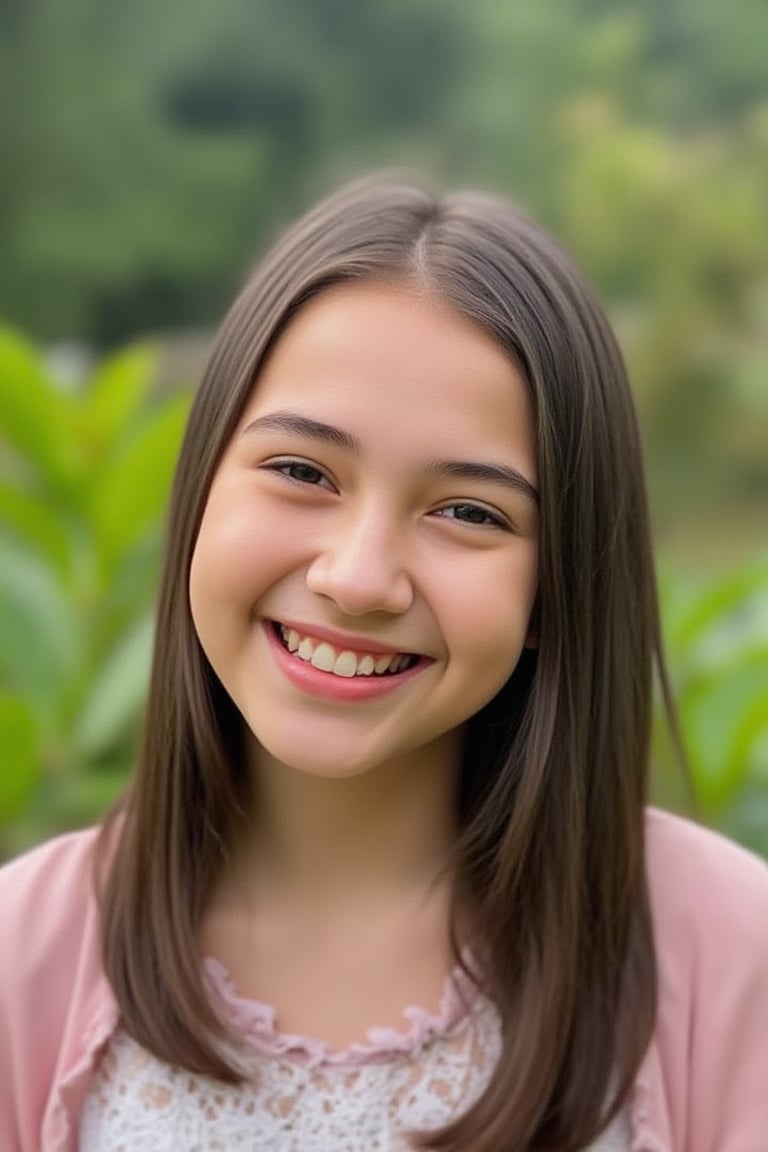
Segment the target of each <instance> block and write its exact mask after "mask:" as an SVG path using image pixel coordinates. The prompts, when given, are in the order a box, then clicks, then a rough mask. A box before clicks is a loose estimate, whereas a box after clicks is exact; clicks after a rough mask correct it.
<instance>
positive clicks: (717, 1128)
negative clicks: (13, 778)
mask: <svg viewBox="0 0 768 1152" xmlns="http://www.w3.org/2000/svg"><path fill="white" fill-rule="evenodd" d="M93 841H94V832H93V830H91V831H88V832H81V833H74V834H72V835H69V836H63V837H60V838H58V839H56V840H53V841H51V842H50V843H48V844H45V845H43V847H41V848H38V849H36V850H34V851H33V852H30V853H28V854H27V855H26V856H23V857H21V858H20V859H19V860H16V861H14V862H13V863H11V864H9V865H6V867H4V868H3V869H1V870H0V918H1V920H0V922H1V923H2V941H1V942H0V1150H1V1152H75V1150H76V1148H77V1130H78V1117H79V1115H80V1109H81V1107H82V1102H83V1099H84V1096H85V1093H86V1091H87V1088H88V1084H89V1080H90V1076H91V1073H92V1071H93V1068H94V1062H95V1058H96V1055H97V1053H98V1050H99V1047H100V1045H101V1044H103V1042H104V1041H105V1040H106V1039H107V1038H108V1037H109V1036H110V1034H111V1033H112V1031H113V1030H114V1028H115V1026H116V1024H117V1009H116V1006H115V1002H114V999H113V997H112V994H111V992H110V988H109V985H108V984H107V981H106V979H105V977H104V974H103V972H102V969H101V965H100V961H99V943H98V917H97V912H96V907H95V904H94V900H93V896H92V894H91V879H90V866H91V849H92V846H93ZM647 854H648V874H649V880H650V887H651V898H652V904H653V913H654V922H655V929H656V945H657V953H658V964H659V977H660V1000H659V1013H658V1019H657V1023H656V1029H655V1033H654V1036H653V1039H652V1042H651V1044H650V1047H649V1049H648V1051H647V1053H646V1056H645V1060H644V1062H643V1066H642V1068H641V1071H640V1073H639V1075H638V1077H637V1081H636V1083H635V1087H634V1091H633V1095H632V1099H631V1104H630V1117H631V1131H632V1142H631V1152H768V868H766V867H765V865H764V864H763V863H762V862H761V861H759V860H758V859H756V858H755V857H753V856H751V855H749V853H747V852H745V851H744V850H742V849H740V848H738V847H736V846H735V845H734V844H731V843H729V842H728V841H726V840H724V839H722V838H721V837H719V836H716V835H715V834H713V833H711V832H707V831H705V830H703V829H701V828H698V827H696V826H695V825H693V824H691V823H689V822H687V821H684V820H680V819H679V818H677V817H674V816H670V815H668V814H665V813H662V812H659V811H655V810H651V811H650V812H649V816H648V836H647Z"/></svg>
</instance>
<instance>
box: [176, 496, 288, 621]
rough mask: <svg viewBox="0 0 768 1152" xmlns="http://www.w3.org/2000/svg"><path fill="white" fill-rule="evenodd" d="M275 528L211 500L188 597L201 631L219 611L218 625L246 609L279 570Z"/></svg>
mask: <svg viewBox="0 0 768 1152" xmlns="http://www.w3.org/2000/svg"><path fill="white" fill-rule="evenodd" d="M277 539H278V537H276V534H275V531H274V526H272V529H271V530H270V526H268V525H266V524H265V522H264V520H263V518H262V517H259V516H256V515H255V514H254V513H253V511H249V510H247V508H246V509H238V510H236V511H233V510H232V509H231V508H221V507H219V506H218V505H217V502H216V501H215V500H212V501H211V502H210V503H209V505H208V507H207V508H206V511H205V514H204V516H203V521H202V524H201V526H200V531H199V533H198V537H197V541H196V543H195V548H194V552H193V554H192V563H191V566H190V574H189V598H190V606H191V609H192V616H193V619H194V621H195V625H196V627H197V628H198V631H200V628H201V626H204V625H205V623H206V622H207V621H208V619H209V617H210V616H211V615H212V614H213V613H215V614H216V618H217V621H218V623H219V624H222V623H224V624H225V623H226V621H227V619H228V618H232V617H239V616H241V615H242V614H243V613H244V612H245V613H247V612H249V611H250V609H251V608H252V606H253V603H254V600H255V599H257V598H258V597H259V596H260V595H261V594H262V593H263V591H264V590H265V588H266V587H268V586H269V585H270V584H271V583H272V582H273V581H274V580H275V579H277V577H278V576H279V573H280V568H281V562H284V560H285V557H284V556H281V552H280V549H279V548H278V547H276V542H277Z"/></svg>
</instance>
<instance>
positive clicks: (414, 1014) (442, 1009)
mask: <svg viewBox="0 0 768 1152" xmlns="http://www.w3.org/2000/svg"><path fill="white" fill-rule="evenodd" d="M462 960H463V962H464V963H468V958H467V957H462ZM203 971H204V975H205V979H206V983H207V984H208V986H209V988H210V990H211V991H212V992H213V993H214V996H215V998H216V999H217V1000H218V1001H219V1004H220V1006H221V1010H222V1013H223V1016H224V1018H225V1021H226V1023H227V1024H228V1025H229V1026H230V1027H231V1028H232V1029H233V1030H234V1031H235V1032H236V1033H237V1034H238V1036H240V1037H241V1038H242V1039H243V1040H244V1041H245V1042H246V1043H247V1044H248V1045H250V1046H252V1047H253V1048H256V1049H257V1050H258V1051H259V1052H262V1053H264V1054H265V1055H268V1056H275V1057H280V1058H282V1059H289V1060H295V1061H296V1062H299V1063H302V1064H307V1065H312V1066H317V1065H320V1064H329V1065H342V1066H351V1067H359V1066H360V1065H363V1064H385V1063H388V1062H390V1061H392V1060H394V1059H397V1058H398V1057H400V1058H402V1057H403V1056H404V1055H412V1054H414V1053H416V1052H418V1051H419V1050H420V1049H422V1048H423V1047H424V1046H425V1045H426V1044H429V1043H430V1042H431V1041H433V1040H434V1039H435V1038H437V1037H439V1036H445V1035H447V1034H449V1033H452V1032H453V1031H454V1030H455V1029H457V1028H458V1027H459V1026H460V1025H461V1024H462V1022H463V1021H464V1020H465V1018H466V1017H467V1016H468V1015H469V1012H470V1010H471V1009H472V1007H473V1005H474V1004H475V1002H476V1000H477V999H478V998H479V997H480V995H481V993H480V991H479V988H478V985H477V983H476V982H475V981H474V980H473V979H472V977H471V976H470V975H469V973H468V972H467V971H466V970H465V968H464V967H463V966H462V965H457V966H456V967H455V968H454V969H453V971H452V972H450V973H449V974H448V976H447V977H446V978H445V982H444V984H443V990H442V994H441V996H440V1003H439V1007H438V1010H437V1012H435V1013H433V1012H428V1011H427V1010H426V1009H424V1008H422V1007H420V1006H418V1005H414V1004H410V1005H408V1006H407V1007H406V1008H404V1009H403V1013H402V1015H403V1022H404V1025H403V1028H402V1029H398V1028H392V1027H389V1028H383V1027H372V1028H369V1029H368V1032H367V1035H366V1039H365V1041H362V1042H358V1043H354V1044H349V1045H348V1046H347V1047H345V1048H332V1047H331V1045H330V1044H329V1043H328V1042H327V1041H325V1040H319V1039H316V1038H315V1037H311V1036H301V1035H297V1034H294V1033H290V1032H281V1031H280V1030H279V1028H278V1026H277V1009H276V1008H275V1007H274V1005H272V1004H265V1003H262V1002H261V1001H259V1000H250V999H246V998H245V997H243V996H241V995H240V993H239V992H238V990H237V987H236V986H235V983H234V981H233V979H232V977H231V976H230V973H229V971H228V969H227V968H226V967H225V965H224V964H222V963H221V961H220V960H217V959H216V958H215V957H214V956H206V957H205V958H204V960H203Z"/></svg>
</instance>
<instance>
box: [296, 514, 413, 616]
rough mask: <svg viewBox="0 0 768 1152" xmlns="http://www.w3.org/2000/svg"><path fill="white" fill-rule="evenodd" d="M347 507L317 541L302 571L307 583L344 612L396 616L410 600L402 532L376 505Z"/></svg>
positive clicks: (411, 593) (359, 614)
mask: <svg viewBox="0 0 768 1152" xmlns="http://www.w3.org/2000/svg"><path fill="white" fill-rule="evenodd" d="M348 512H349V514H348V515H347V516H345V517H344V518H343V519H340V521H339V522H337V523H336V525H334V527H333V529H332V530H330V531H329V533H328V535H327V537H326V538H325V539H323V541H322V542H321V545H320V547H319V549H318V551H317V554H316V555H315V557H314V559H313V560H312V562H311V563H310V565H309V569H308V571H307V587H308V588H309V590H310V592H314V593H315V594H316V595H318V596H324V597H326V598H328V599H329V600H333V601H334V603H335V604H336V605H337V606H338V608H339V609H340V610H341V611H342V612H344V613H345V614H346V615H348V616H363V615H365V614H367V613H370V612H389V613H392V614H397V615H402V613H404V612H407V611H408V609H409V608H410V606H411V604H412V603H413V584H412V580H411V576H410V574H409V572H408V570H407V567H406V564H405V563H404V552H405V542H404V540H403V533H402V531H401V530H399V529H398V527H397V525H396V523H395V522H394V520H393V518H392V517H391V516H389V517H388V516H387V515H386V514H385V513H384V512H382V511H381V509H373V508H372V509H370V510H369V511H368V512H367V513H357V514H352V511H351V510H348Z"/></svg>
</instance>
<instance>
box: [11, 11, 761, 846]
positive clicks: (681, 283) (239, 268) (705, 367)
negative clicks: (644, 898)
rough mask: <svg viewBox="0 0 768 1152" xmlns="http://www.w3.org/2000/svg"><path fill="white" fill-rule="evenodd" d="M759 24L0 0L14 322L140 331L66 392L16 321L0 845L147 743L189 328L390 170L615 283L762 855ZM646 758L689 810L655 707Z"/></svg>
mask: <svg viewBox="0 0 768 1152" xmlns="http://www.w3.org/2000/svg"><path fill="white" fill-rule="evenodd" d="M766 44H768V4H766V3H765V0H731V3H729V4H728V5H723V4H722V0H550V2H548V3H537V2H536V0H522V2H520V3H514V4H513V3H509V0H478V2H477V3H475V4H472V5H469V4H466V3H465V2H464V0H388V3H387V4H386V5H383V4H381V5H378V4H361V3H359V2H358V0H219V3H217V4H215V5H212V4H209V3H207V2H206V0H164V2H163V3H162V4H155V3H154V2H153V0H135V2H134V3H133V4H129V5H126V4H118V3H117V2H116V0H68V2H67V4H66V5H62V4H60V3H58V2H57V0H0V103H1V104H2V107H3V109H4V114H3V116H2V117H0V150H1V151H2V155H3V159H4V165H3V180H2V181H0V246H1V248H2V252H3V260H2V262H0V315H1V316H3V317H5V318H6V319H7V321H8V322H9V323H10V324H11V325H12V326H13V329H15V330H19V331H27V332H33V333H34V334H35V337H36V339H37V340H39V341H40V342H41V343H42V345H43V346H47V347H48V348H49V351H50V350H51V346H52V345H53V346H54V347H53V349H52V351H53V352H58V353H59V355H58V360H59V362H60V361H61V349H60V348H58V349H57V348H56V347H55V345H56V343H57V342H60V341H72V340H75V341H77V342H79V343H81V344H82V345H83V346H84V347H85V348H86V349H97V350H99V355H100V356H101V355H102V354H104V353H105V352H107V353H109V350H110V349H112V350H114V349H119V351H113V352H112V353H111V354H109V355H107V356H106V358H105V359H103V360H102V361H101V365H100V366H99V367H97V368H96V369H95V370H94V371H93V373H92V374H90V375H89V374H88V373H87V372H86V373H83V372H82V371H80V370H77V371H76V372H75V379H74V381H73V386H70V387H68V386H67V383H66V380H65V379H63V378H62V379H57V377H56V373H55V372H52V371H51V369H50V366H49V365H50V364H51V363H53V362H54V358H53V357H52V355H49V354H48V353H46V354H43V353H40V352H38V351H37V350H36V348H34V347H32V346H30V345H28V344H27V343H25V341H24V340H22V339H21V338H19V337H18V336H17V335H14V332H13V330H10V329H9V330H6V331H2V332H1V333H0V741H2V747H3V748H4V750H5V752H6V764H7V765H8V766H9V767H8V769H7V770H6V771H5V772H4V773H3V775H2V777H1V778H0V853H7V852H9V851H11V850H13V849H14V848H16V847H18V846H20V845H22V844H24V843H27V842H29V841H31V840H34V839H37V838H39V837H41V836H42V835H44V834H47V833H48V832H50V831H52V830H54V829H55V828H57V827H59V826H66V825H70V824H74V823H78V822H81V821H85V820H90V819H92V818H93V817H94V816H95V815H96V814H98V813H99V812H100V811H102V810H103V807H104V805H105V804H106V803H107V802H108V800H109V798H111V797H112V796H113V795H114V794H115V793H116V791H117V790H118V789H119V787H120V784H121V781H122V780H123V779H124V774H125V771H126V770H127V767H128V765H129V764H130V762H131V758H132V755H133V749H134V744H135V733H136V727H137V721H138V719H139V717H140V713H141V700H142V695H143V691H144V684H145V677H146V663H147V656H148V653H149V649H150V643H151V632H152V613H151V604H152V598H153V590H154V583H155V579H156V571H157V563H158V557H159V550H160V546H161V537H162V518H163V509H164V506H165V500H166V495H167V489H168V483H169V477H170V470H171V468H172V464H173V460H174V457H175V449H176V446H177V443H178V439H179V435H180V429H181V425H182V422H183V417H184V413H185V411H186V407H187V403H188V399H187V396H188V389H183V390H181V391H178V392H173V393H171V392H169V391H164V390H163V388H162V387H160V385H161V384H162V383H163V382H164V381H165V383H167V372H166V370H165V369H164V368H163V361H165V360H166V359H167V357H168V349H169V348H170V349H171V351H172V350H173V348H174V347H175V344H174V341H173V340H169V338H168V334H169V333H176V332H178V331H184V332H190V331H191V330H196V331H197V330H201V329H202V330H204V331H207V330H208V329H209V328H210V327H211V326H212V324H213V323H214V322H215V321H217V320H218V318H219V317H220V315H221V314H222V312H223V311H224V308H225V307H226V305H227V303H228V301H229V300H230V299H231V297H232V295H233V293H234V291H235V289H236V287H237V285H238V283H239V281H240V280H241V278H242V276H243V274H244V272H245V270H246V268H247V266H248V264H249V263H250V261H251V259H252V257H253V255H254V254H255V253H256V252H258V251H259V250H260V249H262V248H263V246H264V245H265V243H266V242H267V240H268V239H269V238H271V237H272V235H273V234H274V233H275V231H276V230H277V229H278V228H280V227H281V226H282V225H283V224H284V223H286V222H287V221H288V220H290V219H291V218H292V217H293V216H294V215H295V213H296V212H297V211H298V210H300V209H301V208H303V207H304V206H306V205H307V204H308V203H310V202H311V201H312V200H314V199H315V197H316V196H317V195H318V194H319V193H322V192H324V191H326V190H328V189H330V188H331V187H332V186H334V185H335V184H336V183H337V182H338V181H339V180H341V179H344V178H346V177H347V176H349V175H352V174H356V173H358V172H359V171H361V170H365V169H369V168H371V167H374V166H379V167H386V166H393V165H394V166H397V167H403V168H406V169H408V168H412V169H415V170H416V171H417V173H421V174H425V175H426V176H427V177H428V178H434V179H435V180H436V182H437V183H449V184H457V183H459V184H460V183H464V184H473V185H484V186H487V187H490V188H495V189H497V190H498V191H500V192H502V193H504V194H507V195H512V196H513V197H514V198H516V199H517V200H518V201H519V202H520V203H522V204H523V205H524V206H526V207H528V208H529V209H530V210H531V211H532V213H533V214H534V215H535V216H536V217H538V218H540V219H541V220H542V221H543V222H544V223H545V224H547V225H549V226H550V227H551V228H552V229H553V231H554V232H555V233H556V234H557V235H558V236H559V237H561V239H562V240H563V242H564V243H565V244H566V245H567V247H568V248H569V249H570V250H571V251H572V252H573V253H574V255H575V256H576V258H577V260H578V262H579V263H580V264H581V265H582V266H583V267H584V268H585V270H586V271H587V273H588V274H589V276H590V277H591V279H592V280H593V282H594V283H595V285H596V287H597V289H598V291H599V293H600V294H601V296H602V297H603V299H605V300H606V302H607V304H608V307H609V310H610V313H611V317H612V320H613V322H614V325H615V327H616V329H617V331H618V333H619V336H620V339H621V342H622V346H623V348H624V351H625V354H626V357H627V360H628V363H629V367H630V374H631V376H632V380H633V384H634V388H635V392H636V397H637V401H638V406H639V410H640V415H641V420H642V423H643V426H644V433H645V440H646V447H647V456H648V464H649V469H648V471H649V481H650V487H651V496H652V504H653V509H654V518H655V522H656V527H657V534H658V537H659V542H660V544H661V545H662V555H663V556H664V563H663V564H662V594H663V604H664V615H665V624H666V630H667V641H668V646H669V651H670V663H671V667H672V673H673V678H674V682H675V689H676V692H677V694H678V697H679V703H680V710H681V716H682V722H683V727H684V729H685V735H686V738H687V742H688V745H689V753H690V758H691V766H692V773H693V776H694V778H695V784H696V791H697V793H698V797H699V804H700V807H701V810H702V815H703V816H705V817H706V818H707V819H710V820H712V821H713V822H715V823H718V824H720V825H721V826H722V827H724V828H725V829H727V830H728V831H730V832H732V833H733V834H734V835H736V836H738V837H739V838H741V839H743V840H744V841H746V842H748V843H750V844H753V845H755V846H756V847H758V848H759V850H761V851H763V852H765V853H767V854H768V766H767V761H768V737H767V736H766V724H768V720H767V719H766V717H767V716H768V701H767V700H766V695H765V693H766V686H767V685H768V674H767V673H768V668H766V643H767V641H766V616H767V615H768V609H766V595H767V593H766V589H767V588H768V572H767V571H766V559H765V556H766V547H767V546H768V539H767V538H766V531H765V525H766V523H768V435H767V433H766V429H767V428H768V372H767V371H766V366H767V363H768V336H767V335H766V333H768V56H766V52H765V45H766ZM137 333H144V334H149V336H150V337H151V339H150V340H142V341H139V342H133V343H129V344H128V346H127V347H126V346H125V345H126V342H127V341H133V340H134V337H135V335H136V334H137ZM160 336H162V340H160V339H159V337H160ZM188 346H189V345H187V348H188ZM159 353H161V362H160V367H159V368H158V366H157V365H158V361H157V355H158V354H159ZM196 372H197V365H196V362H195V363H194V364H193V365H192V366H191V367H190V366H189V356H187V362H186V363H185V364H184V366H183V369H182V370H181V371H180V372H177V373H176V376H175V377H174V373H173V371H171V373H170V375H171V377H173V379H172V383H178V381H179V378H181V380H182V382H184V383H186V384H189V383H191V382H192V380H193V378H194V376H195V375H196ZM158 376H159V377H160V379H159V380H158ZM755 556H757V558H756V559H755V558H754V557H755ZM749 557H753V558H752V559H749ZM655 759H656V764H657V768H658V772H657V784H656V789H657V794H658V795H659V796H660V797H662V798H663V799H666V800H668V801H669V802H670V803H672V804H678V803H683V802H684V789H681V787H680V785H679V780H680V777H679V776H678V775H676V773H675V769H674V767H673V757H672V753H671V749H670V744H669V740H668V738H667V737H666V736H665V734H664V730H663V727H661V726H659V727H658V730H657V736H656V744H655ZM676 781H677V782H678V783H677V784H676V783H675V782H676Z"/></svg>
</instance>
